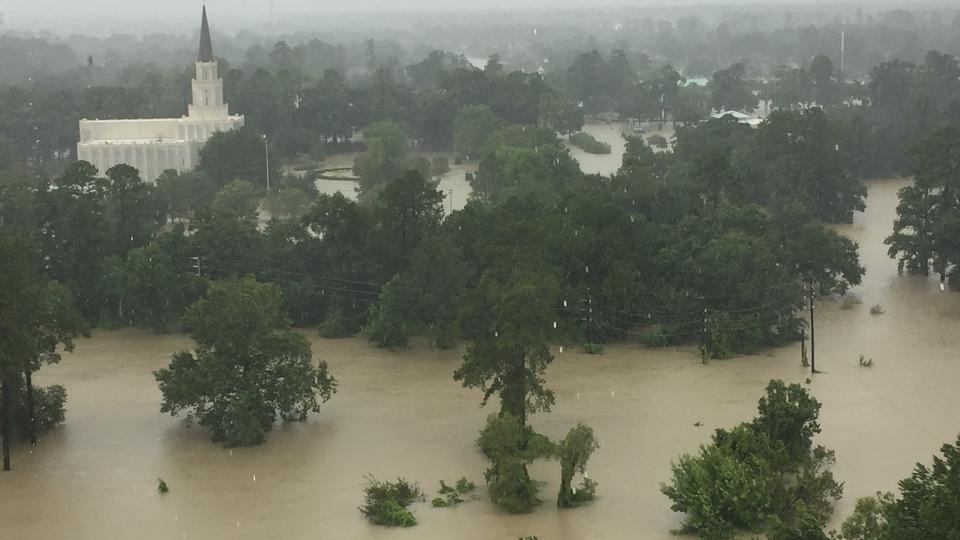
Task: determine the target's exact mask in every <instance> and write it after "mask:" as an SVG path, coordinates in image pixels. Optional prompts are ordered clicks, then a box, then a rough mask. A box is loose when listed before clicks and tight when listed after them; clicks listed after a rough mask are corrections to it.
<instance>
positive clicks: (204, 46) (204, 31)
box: [197, 4, 213, 62]
mask: <svg viewBox="0 0 960 540" xmlns="http://www.w3.org/2000/svg"><path fill="white" fill-rule="evenodd" d="M197 61H199V62H213V44H212V43H211V42H210V25H209V24H207V5H206V4H204V5H203V21H202V22H201V23H200V56H199V57H198V58H197Z"/></svg>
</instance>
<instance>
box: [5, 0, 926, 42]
mask: <svg viewBox="0 0 960 540" xmlns="http://www.w3.org/2000/svg"><path fill="white" fill-rule="evenodd" d="M751 2H754V3H761V4H771V3H775V4H803V3H806V4H816V5H825V6H829V5H835V4H836V3H835V2H826V1H824V0H480V1H477V2H473V3H468V2H465V1H463V0H349V1H346V2H343V1H339V2H334V1H330V0H273V5H274V14H275V17H276V19H277V20H283V19H288V18H294V17H296V16H298V15H304V14H310V15H312V16H316V17H322V16H323V14H325V13H329V14H335V13H353V12H369V11H426V10H435V9H443V10H447V11H455V10H463V9H481V10H490V9H495V10H499V9H523V8H532V9H542V8H550V7H554V8H564V9H570V8H595V7H617V6H631V7H640V6H643V5H655V6H675V5H681V4H682V5H704V4H711V5H716V4H725V5H729V4H743V3H751ZM933 2H935V3H940V4H944V2H936V0H933ZM203 3H204V2H203V0H0V9H2V10H3V11H4V14H5V18H6V25H7V28H8V29H12V30H29V31H39V30H52V31H54V32H58V33H64V32H81V33H89V34H98V35H102V34H104V33H110V32H116V31H123V30H125V29H126V30H129V31H131V32H134V33H142V32H149V31H150V30H151V28H154V29H155V30H157V31H165V32H169V31H173V30H174V29H175V28H179V27H180V26H181V25H186V24H187V21H192V20H194V19H196V18H197V14H198V13H199V12H200V8H201V6H202V5H203ZM849 3H851V4H852V3H857V2H856V0H854V1H851V2H849ZM859 3H861V4H864V5H876V2H868V1H861V2H859ZM884 3H885V4H894V5H903V6H909V5H918V4H926V3H931V2H930V0H886V1H885V2H884ZM206 4H207V9H208V10H209V11H210V16H211V22H215V23H216V26H217V28H218V29H219V30H220V31H222V32H233V31H236V30H237V29H239V28H244V27H256V26H258V25H260V24H263V23H264V22H266V21H268V20H269V14H270V4H271V0H207V1H206ZM300 22H303V21H300ZM183 31H189V30H188V29H183Z"/></svg>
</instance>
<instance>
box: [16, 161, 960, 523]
mask: <svg viewBox="0 0 960 540" xmlns="http://www.w3.org/2000/svg"><path fill="white" fill-rule="evenodd" d="M905 184H906V182H904V181H902V180H893V181H874V182H871V183H869V197H868V199H867V211H866V213H865V214H858V215H857V216H856V218H855V220H854V223H853V224H852V225H850V226H843V227H840V230H841V231H842V232H843V233H845V234H847V235H849V236H850V237H852V238H854V239H855V240H857V241H858V242H860V246H861V254H862V257H863V262H864V264H865V266H866V267H867V275H866V278H865V280H864V283H863V285H862V286H859V287H856V288H855V289H854V291H853V292H854V293H856V294H857V295H858V296H860V297H861V298H862V299H863V303H862V304H860V305H857V306H855V307H854V308H853V309H849V310H844V309H841V307H840V303H839V302H836V301H826V302H823V303H821V304H819V305H818V308H817V316H818V320H817V324H816V328H817V336H816V337H817V367H818V368H819V369H821V370H823V371H824V372H825V373H824V374H822V375H817V376H816V377H815V379H814V380H813V382H812V384H811V385H810V388H811V391H812V392H813V393H814V395H815V396H816V397H817V398H818V399H819V400H820V401H821V402H822V403H823V409H822V413H821V424H822V427H823V433H822V434H821V435H820V436H819V437H818V441H819V442H820V443H822V444H825V445H826V446H828V447H830V448H834V449H835V450H836V451H837V459H838V462H837V465H836V466H835V468H834V471H835V474H836V475H837V477H838V479H840V480H841V481H843V482H845V491H844V499H843V500H842V501H841V503H840V505H839V507H838V511H837V514H836V517H835V519H834V520H833V522H832V525H833V526H838V525H839V522H840V521H841V520H842V518H843V517H844V516H845V515H846V514H848V513H849V512H850V510H851V509H852V506H853V502H854V500H855V498H856V497H858V496H864V495H869V494H872V493H873V492H875V491H876V490H891V489H894V488H895V487H896V482H897V480H899V479H901V478H903V477H905V476H907V475H908V474H909V473H910V471H911V469H912V467H913V465H914V463H915V462H917V461H924V462H927V461H929V459H930V456H931V455H932V454H934V453H936V452H937V451H938V449H939V447H940V445H941V444H943V443H944V442H947V441H953V440H954V439H955V437H956V435H957V433H958V432H960V416H958V415H957V411H958V410H960V393H958V392H956V386H957V383H958V381H960V361H958V358H957V351H958V350H960V332H958V330H960V294H956V293H941V292H940V291H939V287H938V283H937V282H936V281H935V280H932V279H931V280H927V279H923V278H917V277H897V275H896V264H895V263H894V262H893V261H892V260H890V259H888V258H887V257H886V255H885V246H884V245H883V243H882V241H883V237H884V236H885V235H886V234H888V231H889V230H890V228H891V222H892V220H893V216H894V208H895V206H896V191H897V189H898V188H900V187H902V186H903V185H905ZM874 304H881V305H882V306H883V308H884V309H885V310H886V313H885V314H884V315H879V316H873V315H870V314H869V309H870V306H872V305H874ZM308 336H309V337H310V339H311V341H312V344H313V349H314V353H315V354H316V355H318V356H320V357H322V358H324V359H326V360H327V361H328V362H329V365H330V368H331V371H332V372H333V373H334V374H335V375H336V377H337V378H338V380H339V382H340V389H339V392H338V393H337V394H336V396H334V398H333V400H331V401H330V402H329V403H327V404H326V405H325V406H324V407H323V410H322V412H321V413H320V414H317V415H312V416H311V417H310V419H309V421H308V422H306V423H302V424H296V425H291V426H278V428H277V429H276V430H275V431H274V432H272V433H270V434H269V435H268V440H267V442H266V443H265V444H263V445H261V446H259V447H255V448H246V449H234V450H233V451H232V452H231V451H230V450H227V449H224V448H222V447H220V446H218V445H216V444H213V443H211V442H210V441H209V439H208V437H207V435H206V433H204V432H203V431H202V430H200V429H197V428H196V427H192V428H187V427H184V425H183V424H182V423H181V422H180V421H179V420H177V419H174V418H171V417H169V416H165V415H162V414H160V412H159V402H160V394H159V391H158V390H157V386H156V383H155V382H154V380H153V377H152V375H151V371H152V370H155V369H157V368H159V367H161V366H164V365H165V364H166V363H167V362H168V361H169V357H170V355H171V353H173V352H174V351H176V350H178V349H182V348H185V347H189V346H190V342H189V340H188V339H187V338H185V337H183V336H157V335H153V334H151V333H149V332H144V331H137V330H120V331H103V332H97V333H96V334H95V335H94V337H93V338H92V339H90V340H85V341H81V342H80V343H79V344H78V347H77V350H76V352H75V353H74V354H71V355H66V356H65V357H64V361H63V363H62V364H60V365H58V366H53V367H50V368H45V369H44V370H43V371H42V372H41V374H40V376H39V377H37V379H38V382H39V383H40V384H50V383H59V384H63V385H64V386H66V388H67V392H68V396H69V401H68V403H67V422H66V423H65V424H64V425H63V426H62V427H60V428H58V429H56V430H55V431H54V432H53V433H51V434H48V435H46V436H44V437H43V438H42V439H41V441H40V445H39V446H38V447H36V448H33V449H30V448H29V447H26V446H18V447H16V448H15V449H14V453H13V472H10V473H0V538H4V539H7V538H10V539H27V538H74V539H102V538H143V539H161V538H162V539H170V538H198V539H200V538H202V539H228V538H230V539H233V538H243V539H246V538H249V539H317V538H321V539H334V538H336V539H339V538H344V539H352V538H373V539H394V538H396V539H414V538H416V539H436V540H441V539H442V540H447V539H452V538H457V539H484V540H487V539H504V540H516V538H518V537H520V536H526V535H537V536H539V538H541V539H544V540H547V539H549V540H573V539H584V538H598V539H599V538H603V539H620V538H623V539H627V538H631V539H635V538H642V539H663V540H667V539H670V538H676V537H675V536H673V535H672V534H671V533H670V530H671V529H672V528H675V527H677V526H678V524H679V516H677V515H676V514H674V513H673V512H671V511H670V507H669V506H670V505H669V501H668V500H667V499H666V497H664V496H663V495H661V494H660V492H659V490H658V486H659V484H660V483H661V482H663V481H665V480H667V479H668V478H669V475H670V467H669V466H670V461H671V459H674V458H675V457H676V456H677V455H678V454H680V453H682V452H692V451H695V450H696V448H697V445H698V444H700V443H702V442H704V441H706V440H707V439H708V438H709V435H710V433H711V431H712V430H713V429H714V428H716V427H720V426H731V425H734V424H736V423H738V422H740V421H745V420H749V419H750V418H752V417H753V416H754V413H755V412H756V400H757V399H758V398H759V397H760V395H762V394H763V389H764V386H765V385H766V383H767V381H769V379H771V378H782V379H785V380H787V381H795V382H803V380H804V379H805V378H806V376H807V375H806V372H805V371H804V369H803V368H802V367H801V366H800V360H799V356H800V352H799V350H800V346H799V344H796V345H792V346H789V347H785V348H783V349H778V350H773V351H769V352H768V353H767V354H763V355H758V356H753V357H744V358H737V359H733V360H728V361H716V362H712V363H710V364H708V365H702V364H701V363H700V359H699V356H698V355H697V354H696V353H695V351H694V350H691V349H677V350H657V351H651V350H646V349H644V348H643V347H642V346H640V345H636V344H621V345H616V346H611V347H608V349H607V353H606V354H605V355H603V356H588V355H585V354H580V353H576V352H571V351H570V350H567V351H566V352H564V353H563V354H559V353H558V354H557V355H556V361H555V362H554V364H553V365H552V366H551V368H550V369H549V371H548V373H547V381H548V384H549V386H550V387H551V388H553V389H554V390H555V391H556V395H557V405H556V407H555V408H554V410H553V411H552V412H550V413H539V414H536V415H534V416H533V418H532V423H533V424H534V426H535V427H536V429H537V430H539V431H541V432H543V433H545V434H547V435H549V436H551V437H559V436H562V435H563V434H564V433H565V432H566V430H567V429H568V428H569V427H571V426H572V425H574V424H576V423H577V422H585V423H587V424H589V425H591V426H593V428H594V429H595V431H596V433H597V435H598V436H599V438H600V439H601V440H602V446H601V448H600V449H599V450H598V451H597V452H596V454H595V455H594V457H593V459H592V460H591V461H590V464H589V467H588V469H589V474H590V477H591V478H593V479H595V480H597V481H598V482H599V495H600V499H599V500H598V501H596V502H595V503H593V504H592V505H590V506H587V507H583V508H579V509H573V510H565V511H558V510H557V508H556V506H555V496H556V491H557V485H558V479H559V474H560V473H559V466H558V465H557V464H556V463H543V464H538V465H537V466H535V467H534V468H533V469H532V475H533V476H534V477H535V478H537V479H540V480H543V481H545V482H546V484H545V486H544V487H543V490H542V496H543V498H544V504H543V505H542V506H541V507H540V508H539V509H537V511H536V512H534V513H533V514H531V515H525V516H512V515H507V514H504V513H502V512H500V511H498V510H497V509H496V508H495V507H494V506H493V505H492V504H491V503H490V502H489V501H488V500H487V498H486V493H485V490H484V489H483V487H482V484H483V482H482V473H483V469H484V460H483V459H482V457H481V455H480V454H479V452H478V451H477V449H476V448H475V446H474V440H475V439H476V436H477V432H478V430H479V429H480V428H481V427H482V425H483V422H484V418H485V416H486V415H487V414H488V413H491V412H493V411H494V408H492V407H491V408H487V409H480V408H479V406H478V405H479V403H480V399H481V396H480V394H479V392H476V391H468V390H464V389H462V388H460V387H459V385H458V384H457V383H456V382H454V381H453V379H452V377H451V374H452V372H453V370H454V369H455V368H456V367H457V365H458V363H459V358H460V354H461V352H462V351H440V352H438V351H430V350H428V349H427V348H425V347H423V346H415V347H412V348H410V349H408V350H405V351H401V352H397V353H391V352H386V351H382V350H378V349H376V348H373V347H371V346H368V345H367V344H366V343H365V342H364V340H362V339H347V340H332V341H328V340H322V339H320V338H318V337H317V336H316V334H315V333H314V332H312V331H311V332H308ZM555 352H557V351H556V349H555ZM860 354H864V355H866V356H867V357H868V358H873V359H874V362H875V364H876V365H875V367H873V368H869V369H868V368H861V367H858V365H857V363H858V362H857V360H858V358H859V355H860ZM697 421H702V422H703V427H695V426H694V423H695V422H697ZM366 474H373V475H375V476H377V477H378V478H381V479H388V478H393V477H396V476H404V477H406V478H409V479H413V480H417V481H420V482H421V483H422V485H423V486H424V487H425V488H427V490H428V493H429V494H430V496H431V497H432V496H433V495H432V493H433V491H435V489H436V487H437V481H438V480H439V479H441V478H442V479H446V480H447V481H448V482H450V481H453V480H456V479H457V478H459V477H461V476H467V477H468V478H470V479H472V480H474V481H476V482H477V483H478V485H480V486H481V487H480V488H479V489H478V492H479V495H480V497H481V498H480V499H479V500H476V501H472V502H468V503H464V504H462V505H460V506H458V507H456V508H452V509H434V508H431V507H429V504H427V503H424V504H418V505H416V506H415V514H416V515H417V517H418V519H419V521H420V524H419V525H418V526H416V527H414V528H412V529H405V530H396V529H384V528H378V527H374V526H371V525H368V524H367V523H366V522H365V521H364V520H363V518H362V516H361V514H360V512H359V511H358V510H357V506H358V505H359V503H360V498H361V491H362V485H363V477H364V475H366ZM254 475H255V478H254ZM158 477H162V478H163V479H165V480H166V482H167V483H168V484H169V486H170V492H169V493H168V494H166V495H163V496H161V495H159V494H158V493H157V492H156V484H157V480H156V479H157V478H158Z"/></svg>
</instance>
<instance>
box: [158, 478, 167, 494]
mask: <svg viewBox="0 0 960 540" xmlns="http://www.w3.org/2000/svg"><path fill="white" fill-rule="evenodd" d="M168 491H170V488H169V487H167V483H166V482H164V480H163V478H157V492H158V493H161V494H162V493H166V492H168Z"/></svg>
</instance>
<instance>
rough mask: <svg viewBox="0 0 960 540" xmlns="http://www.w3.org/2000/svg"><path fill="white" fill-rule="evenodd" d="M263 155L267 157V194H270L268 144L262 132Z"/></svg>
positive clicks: (265, 135)
mask: <svg viewBox="0 0 960 540" xmlns="http://www.w3.org/2000/svg"><path fill="white" fill-rule="evenodd" d="M263 155H265V156H266V157H267V195H270V144H269V142H268V141H267V134H266V133H264V134H263Z"/></svg>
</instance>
